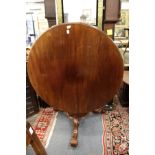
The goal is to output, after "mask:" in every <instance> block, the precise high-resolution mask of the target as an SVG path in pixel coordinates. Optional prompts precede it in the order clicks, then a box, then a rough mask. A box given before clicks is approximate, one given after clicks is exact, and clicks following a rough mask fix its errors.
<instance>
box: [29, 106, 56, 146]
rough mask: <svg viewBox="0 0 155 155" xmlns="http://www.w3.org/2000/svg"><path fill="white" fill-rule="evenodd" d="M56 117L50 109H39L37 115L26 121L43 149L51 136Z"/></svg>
mask: <svg viewBox="0 0 155 155" xmlns="http://www.w3.org/2000/svg"><path fill="white" fill-rule="evenodd" d="M56 115H57V113H56V112H55V111H54V110H53V108H51V107H50V108H45V109H41V110H40V112H39V113H38V114H36V115H34V116H32V117H30V118H28V119H27V121H28V122H29V123H30V124H31V125H32V127H33V129H34V130H35V132H36V134H37V136H38V138H39V139H40V141H41V142H42V144H43V146H45V147H47V145H48V143H49V140H50V137H51V136H52V133H53V129H54V126H55V121H56Z"/></svg>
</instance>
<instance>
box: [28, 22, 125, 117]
mask: <svg viewBox="0 0 155 155" xmlns="http://www.w3.org/2000/svg"><path fill="white" fill-rule="evenodd" d="M27 67H28V75H29V78H30V82H31V84H32V86H33V87H34V89H35V91H36V93H37V94H38V95H39V96H40V97H41V98H42V99H43V100H44V101H45V102H47V103H48V104H49V105H51V106H52V107H54V108H55V109H58V110H62V111H64V112H68V113H69V114H70V115H74V116H80V115H83V114H86V113H88V112H90V111H93V110H95V109H98V108H101V107H102V106H104V104H106V103H107V102H108V101H109V100H111V99H112V98H113V96H114V95H115V93H116V92H117V90H118V88H119V86H120V84H121V82H122V77H123V60H122V58H121V55H120V53H119V51H118V48H117V47H116V46H115V44H114V43H113V42H112V40H111V39H110V38H108V37H107V35H106V34H105V33H104V32H102V31H100V30H99V29H97V28H94V27H93V26H89V25H87V24H83V23H68V24H61V25H57V26H53V27H51V28H50V29H48V30H47V31H46V32H45V33H43V34H42V35H41V36H40V37H39V38H38V39H37V40H36V42H35V43H34V45H33V46H32V48H31V51H30V55H29V60H28V64H27Z"/></svg>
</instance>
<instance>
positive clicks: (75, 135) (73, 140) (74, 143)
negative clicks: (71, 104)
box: [70, 117, 79, 146]
mask: <svg viewBox="0 0 155 155" xmlns="http://www.w3.org/2000/svg"><path fill="white" fill-rule="evenodd" d="M78 126H79V119H78V118H77V117H73V133H72V138H71V141H70V144H71V146H77V144H78V140H77V138H78Z"/></svg>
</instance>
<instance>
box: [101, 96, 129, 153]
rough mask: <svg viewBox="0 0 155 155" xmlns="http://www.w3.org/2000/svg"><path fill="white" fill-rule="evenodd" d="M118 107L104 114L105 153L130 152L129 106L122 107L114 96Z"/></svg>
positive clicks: (103, 139)
mask: <svg viewBox="0 0 155 155" xmlns="http://www.w3.org/2000/svg"><path fill="white" fill-rule="evenodd" d="M114 103H115V104H116V109H115V110H113V111H107V112H105V114H103V115H102V122H103V129H104V132H103V137H102V142H103V155H128V154H129V108H125V107H122V106H121V105H120V103H119V100H118V97H117V96H116V97H115V98H114Z"/></svg>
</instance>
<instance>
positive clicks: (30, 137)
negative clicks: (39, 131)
mask: <svg viewBox="0 0 155 155" xmlns="http://www.w3.org/2000/svg"><path fill="white" fill-rule="evenodd" d="M28 145H31V146H32V148H33V150H34V151H35V153H36V155H47V152H46V150H45V148H44V146H43V145H42V143H41V142H40V140H39V138H38V137H37V135H36V133H35V131H34V130H33V128H32V126H31V125H30V123H29V122H26V147H27V146H28Z"/></svg>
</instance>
